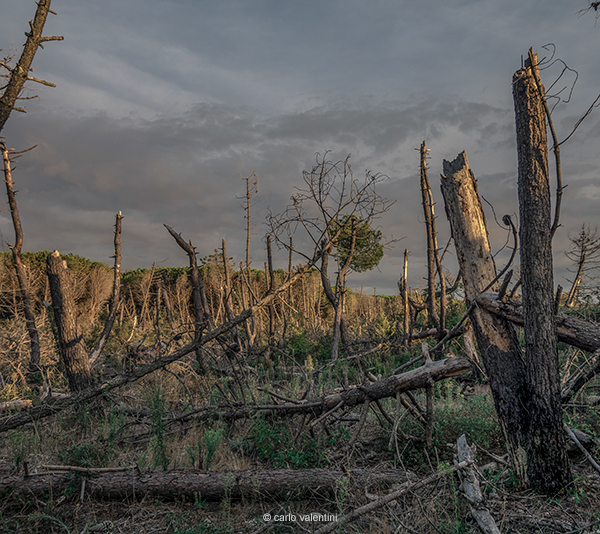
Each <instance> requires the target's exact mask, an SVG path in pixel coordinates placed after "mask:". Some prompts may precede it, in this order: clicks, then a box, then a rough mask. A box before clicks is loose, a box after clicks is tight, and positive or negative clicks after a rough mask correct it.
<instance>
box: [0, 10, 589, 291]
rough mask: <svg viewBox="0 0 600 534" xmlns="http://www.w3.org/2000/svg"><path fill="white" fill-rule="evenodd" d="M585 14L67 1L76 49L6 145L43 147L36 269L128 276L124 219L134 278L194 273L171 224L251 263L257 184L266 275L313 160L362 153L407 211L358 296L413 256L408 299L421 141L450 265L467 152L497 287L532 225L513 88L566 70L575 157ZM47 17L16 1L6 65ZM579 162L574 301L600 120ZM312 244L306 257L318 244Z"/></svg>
mask: <svg viewBox="0 0 600 534" xmlns="http://www.w3.org/2000/svg"><path fill="white" fill-rule="evenodd" d="M587 6H589V3H588V2H587V0H575V1H571V2H567V1H564V0H544V1H541V0H531V1H529V2H522V1H521V0H505V1H503V2H498V1H497V0H445V1H443V2H442V1H441V0H422V1H420V2H410V1H406V0H404V1H400V2H399V1H392V0H369V1H368V2H367V1H366V0H295V1H291V0H160V1H159V0H143V1H142V0H128V1H127V2H123V1H122V0H104V1H103V2H81V1H80V0H53V1H52V9H53V10H54V11H56V12H57V15H56V16H53V15H49V18H48V20H47V23H46V29H45V34H46V35H62V36H64V41H62V42H49V43H47V44H45V46H44V50H39V51H38V53H37V55H36V57H35V60H34V64H33V67H34V72H33V76H35V77H36V78H41V79H44V80H48V81H51V82H53V83H55V84H56V88H48V87H43V86H40V85H37V84H32V85H30V86H29V89H30V92H29V93H28V95H30V96H33V95H37V96H38V98H36V99H34V100H28V101H24V102H23V104H24V105H25V106H26V108H27V113H26V114H21V113H16V112H13V114H12V115H11V117H10V119H9V121H8V122H7V124H6V126H5V128H4V130H3V131H2V135H3V136H4V137H5V138H6V143H7V145H8V146H9V147H11V148H15V149H16V150H22V149H25V148H28V147H30V146H32V145H37V148H35V149H34V150H33V151H31V152H29V153H27V154H26V155H24V156H23V157H22V158H21V159H20V160H19V162H18V164H17V168H16V169H14V172H13V179H14V181H15V183H16V189H17V190H18V191H19V193H18V202H19V209H20V213H21V218H22V222H23V229H24V233H25V240H24V250H31V251H34V250H55V249H57V250H59V251H60V252H61V253H73V254H78V255H81V256H86V257H88V258H90V259H93V260H98V261H104V262H107V263H111V259H110V256H111V255H112V254H113V244H112V240H113V233H112V231H113V229H112V226H113V225H114V217H115V213H116V212H118V211H121V212H122V213H123V216H124V219H123V235H122V241H123V268H124V269H134V268H137V267H147V268H149V267H151V266H152V264H153V263H154V262H156V264H157V266H179V265H185V264H186V257H185V254H184V252H183V251H182V250H181V249H179V247H178V246H177V244H176V243H175V241H174V240H173V239H172V237H171V236H169V234H168V233H167V231H166V230H165V228H164V226H163V224H168V225H170V226H172V227H173V228H174V229H175V230H176V231H177V232H180V233H181V234H182V236H183V237H184V238H185V239H186V240H187V239H191V240H192V242H193V244H194V246H195V247H196V248H197V251H198V255H199V257H203V256H206V255H209V254H211V253H213V251H214V249H215V248H218V247H220V246H221V239H223V238H224V239H225V240H226V243H227V252H228V255H229V256H233V257H234V259H235V261H236V262H238V263H239V261H240V260H243V259H244V258H245V238H246V236H245V224H246V221H245V218H244V217H245V211H244V210H243V208H242V204H243V200H242V198H243V195H244V193H245V182H244V180H243V178H244V177H247V176H249V175H251V174H252V173H255V175H256V177H257V179H258V193H257V194H256V195H255V196H254V198H253V199H252V203H253V205H252V212H251V215H252V221H253V223H255V226H253V230H252V236H251V240H252V242H251V250H250V252H251V257H252V262H253V266H254V267H256V268H261V267H262V266H263V264H264V261H265V244H264V243H265V242H264V236H265V234H266V232H267V226H266V224H265V221H266V217H267V216H268V214H269V213H273V214H278V213H281V212H283V211H284V210H285V209H286V206H287V205H288V204H289V203H290V196H291V195H292V194H294V193H295V192H297V189H295V188H298V187H301V186H302V185H303V179H302V171H303V170H310V169H311V168H312V166H313V165H314V163H315V158H316V155H317V154H324V153H326V152H328V153H329V158H330V159H332V160H334V161H336V160H341V159H345V158H346V156H348V155H349V154H350V155H351V158H350V163H351V165H352V170H353V173H354V176H355V177H356V178H357V179H362V177H364V176H365V171H366V170H369V171H370V172H372V173H381V175H383V176H385V177H386V178H385V180H384V181H383V182H382V183H381V184H380V187H379V193H380V194H381V195H382V196H383V197H385V198H387V199H389V200H390V201H392V202H394V204H393V206H391V207H390V209H389V210H388V211H387V212H386V213H385V214H384V215H383V216H382V217H381V218H380V219H378V220H377V221H376V223H375V224H376V226H377V227H378V228H380V229H381V231H382V232H383V234H384V236H385V238H386V240H388V241H392V244H391V245H390V247H388V248H387V249H386V251H385V255H384V258H383V259H382V261H381V263H380V265H379V267H378V268H377V269H375V270H373V271H370V272H367V273H362V274H358V273H356V274H353V275H351V277H350V278H349V281H348V283H349V286H350V287H353V288H355V289H360V288H361V286H362V287H363V289H364V291H366V292H377V293H378V294H394V293H396V292H397V285H396V284H397V281H398V279H399V278H400V276H401V274H402V264H403V254H404V250H405V249H408V250H409V251H410V260H409V283H410V285H411V286H414V287H419V286H423V285H424V276H425V274H426V271H425V268H424V265H425V263H424V262H425V255H426V247H425V227H424V224H423V214H422V208H421V206H420V191H419V174H418V173H419V153H418V151H416V150H415V149H416V148H418V147H419V146H420V144H421V143H422V141H423V140H425V141H426V142H427V147H428V148H429V149H430V153H429V155H430V160H429V178H430V181H431V184H432V187H433V194H434V198H435V200H436V215H437V216H438V218H437V230H438V232H439V238H438V239H439V244H440V246H441V247H444V246H445V244H446V242H447V240H448V237H449V229H448V223H447V220H446V218H445V213H444V208H443V199H442V196H441V192H440V189H439V175H440V173H441V172H442V162H443V160H453V159H454V158H456V156H457V155H458V154H459V153H460V152H462V151H463V150H465V151H466V152H467V156H468V158H469V161H470V164H471V167H472V169H473V172H474V174H475V176H476V177H477V179H478V187H479V192H480V194H481V195H482V196H483V197H485V199H486V201H487V202H488V203H489V204H488V203H486V202H484V204H485V210H486V217H487V221H488V227H489V231H490V240H491V244H492V249H493V250H494V252H498V255H497V257H496V261H497V262H498V268H499V269H500V268H501V267H502V266H503V261H504V259H505V257H506V255H507V253H508V250H507V249H506V248H503V247H504V245H505V243H506V239H507V231H506V230H505V229H503V228H501V226H500V225H498V224H496V223H495V222H494V213H495V215H496V217H497V219H498V220H499V221H501V219H502V215H504V214H505V213H508V214H511V215H512V216H513V219H514V220H517V219H518V216H517V215H518V211H519V208H518V199H517V155H516V144H515V127H514V108H513V101H512V90H511V82H512V76H513V74H514V72H515V71H517V70H518V69H519V68H520V67H521V61H522V57H523V56H525V57H526V56H527V50H528V49H529V48H530V47H533V49H534V51H537V52H538V54H539V57H540V58H546V59H547V60H548V61H547V62H546V68H544V69H543V70H542V72H541V76H542V80H543V82H544V84H545V86H546V87H547V88H550V87H551V86H552V88H551V89H549V91H548V92H549V93H550V94H555V93H559V96H558V97H557V98H555V99H552V100H551V103H552V104H553V105H554V104H556V107H555V108H554V111H553V118H554V122H555V126H556V130H557V134H558V137H559V139H564V138H565V137H567V135H568V134H569V133H570V132H571V130H572V128H573V126H574V125H575V123H576V122H577V120H578V119H579V118H580V117H581V116H582V115H583V114H584V113H585V111H586V110H587V109H588V108H589V106H590V105H591V104H592V102H593V101H594V100H595V99H596V97H597V96H598V93H599V92H600V53H599V52H598V50H599V47H600V24H598V25H596V19H595V13H594V12H593V11H591V12H588V13H586V14H583V15H581V14H578V11H580V10H582V9H585V8H586V7H587ZM35 7H36V6H35V3H34V2H33V0H31V1H25V0H3V2H2V16H1V17H0V49H3V52H2V53H0V56H6V55H8V54H10V53H13V52H19V51H20V48H21V47H22V45H23V44H24V42H25V37H24V31H26V30H27V29H28V24H27V22H28V21H29V20H31V19H32V18H33V15H34V13H35ZM550 43H551V44H552V46H546V45H549V44H550ZM545 46H546V48H544V47H545ZM551 59H552V61H550V60H551ZM554 60H560V61H554ZM565 64H566V65H567V66H568V67H569V69H572V70H566V71H565V70H564V68H563V67H564V65H565ZM563 71H564V72H563ZM561 74H562V76H561ZM559 77H560V78H559ZM557 79H558V81H557ZM555 81H556V83H555V84H554V82H555ZM553 84H554V85H553ZM565 100H568V102H565ZM561 156H562V160H563V163H562V165H563V169H562V173H563V181H564V183H565V184H567V185H568V187H567V188H566V189H565V191H564V195H563V210H562V217H561V223H562V226H561V228H559V230H558V232H557V234H556V236H555V239H554V261H555V272H556V274H555V284H561V285H563V286H564V287H566V288H568V287H569V286H570V284H569V282H568V279H572V274H570V273H569V272H568V268H570V267H572V265H571V262H570V261H569V260H568V259H567V258H566V256H565V254H564V251H565V250H566V249H568V248H569V247H570V241H569V236H575V235H576V234H577V232H578V231H579V229H580V228H581V225H582V224H590V225H591V226H592V228H593V227H595V226H596V225H597V224H598V223H599V222H600V216H599V215H598V213H599V212H598V203H599V201H600V179H599V178H600V177H599V171H598V170H599V168H600V108H596V109H594V110H593V112H592V113H591V114H590V116H589V117H588V118H587V119H586V120H585V121H584V122H583V124H582V125H581V126H580V127H579V129H578V130H577V132H576V133H575V134H574V135H573V137H571V139H570V140H569V141H567V142H566V143H565V144H564V145H562V147H561ZM551 163H552V160H551ZM555 187H556V186H555V185H554V183H553V184H552V188H553V189H554V188H555ZM492 207H493V209H492ZM0 232H1V234H2V235H1V236H0V238H1V240H2V243H3V247H4V250H7V244H6V243H12V240H14V232H13V229H12V224H11V221H10V212H9V211H8V207H7V206H6V204H5V207H4V209H3V210H2V211H1V212H0ZM294 242H295V243H298V246H300V247H301V248H302V247H308V243H307V242H306V239H305V237H303V236H302V234H301V232H300V231H298V233H297V234H296V235H295V236H294ZM306 250H308V248H306ZM453 257H454V252H453V249H452V247H450V249H449V252H448V254H447V256H446V259H447V263H446V266H447V268H448V270H449V273H450V274H451V275H456V272H457V268H456V264H455V263H454V259H453ZM275 262H276V266H277V267H284V266H285V265H287V253H286V252H285V251H283V250H281V251H276V252H275ZM300 262H301V258H300V257H299V256H297V257H296V258H295V260H294V263H295V264H298V263H300Z"/></svg>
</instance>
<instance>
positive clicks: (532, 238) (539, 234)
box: [513, 55, 571, 492]
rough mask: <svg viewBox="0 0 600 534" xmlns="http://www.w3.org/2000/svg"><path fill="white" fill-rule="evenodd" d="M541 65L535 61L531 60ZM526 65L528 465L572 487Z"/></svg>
mask: <svg viewBox="0 0 600 534" xmlns="http://www.w3.org/2000/svg"><path fill="white" fill-rule="evenodd" d="M533 58H534V59H535V61H537V56H535V55H534V56H533ZM534 69H537V65H536V64H532V61H530V60H528V61H527V63H526V66H525V68H523V69H521V70H519V71H518V72H516V73H515V75H514V77H513V97H514V103H515V116H516V126H517V153H518V160H519V206H520V209H519V213H520V219H521V228H520V232H519V237H520V242H521V282H522V286H523V289H522V291H523V316H524V318H525V324H524V327H525V351H526V372H527V385H528V387H527V403H526V405H525V406H526V408H527V411H528V413H529V417H528V418H527V419H526V421H527V423H528V425H527V427H526V429H527V434H528V446H527V460H528V472H529V478H530V480H531V483H532V486H533V487H534V488H536V489H539V490H543V491H550V492H555V491H557V490H560V489H562V488H564V487H565V486H567V485H568V484H569V483H570V482H571V472H570V468H569V462H568V459H567V453H566V444H565V436H564V430H563V424H562V405H561V399H560V377H559V369H558V348H557V342H556V334H555V330H556V326H555V316H554V278H553V271H552V230H551V228H552V213H551V207H550V182H549V174H548V155H547V152H548V145H547V140H546V120H545V109H544V104H543V99H544V94H543V87H540V88H539V90H538V86H537V84H536V80H535V76H534Z"/></svg>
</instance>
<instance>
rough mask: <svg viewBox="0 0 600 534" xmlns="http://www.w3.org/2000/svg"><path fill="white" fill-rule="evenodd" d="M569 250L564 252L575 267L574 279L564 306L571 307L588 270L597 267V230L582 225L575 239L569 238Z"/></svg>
mask: <svg viewBox="0 0 600 534" xmlns="http://www.w3.org/2000/svg"><path fill="white" fill-rule="evenodd" d="M569 239H570V240H571V243H572V247H571V249H570V250H569V251H568V252H566V255H567V258H569V259H570V260H571V261H573V262H574V263H575V265H576V271H575V278H574V279H573V284H572V285H571V290H570V291H569V294H568V295H567V300H566V302H565V306H568V307H572V306H574V305H575V302H576V301H577V295H578V292H579V289H580V287H581V282H582V281H583V279H584V277H585V276H586V274H587V272H589V270H590V268H594V267H597V266H598V262H599V258H600V236H598V229H597V228H596V229H595V230H592V229H591V228H590V226H589V225H587V226H586V225H585V224H582V225H581V230H580V231H579V234H578V235H577V237H569Z"/></svg>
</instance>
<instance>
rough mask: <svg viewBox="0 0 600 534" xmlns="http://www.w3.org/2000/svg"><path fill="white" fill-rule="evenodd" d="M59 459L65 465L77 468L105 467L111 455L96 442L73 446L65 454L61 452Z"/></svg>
mask: <svg viewBox="0 0 600 534" xmlns="http://www.w3.org/2000/svg"><path fill="white" fill-rule="evenodd" d="M58 458H59V460H60V461H61V462H62V463H64V464H65V465H72V466H75V467H105V466H106V463H107V462H108V460H109V453H108V451H107V450H106V449H105V448H104V447H103V446H102V445H101V444H99V443H98V442H96V441H94V442H83V443H76V444H75V445H71V446H70V447H69V448H68V449H67V450H66V451H64V452H59V453H58Z"/></svg>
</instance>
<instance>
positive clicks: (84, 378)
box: [47, 250, 94, 391]
mask: <svg viewBox="0 0 600 534" xmlns="http://www.w3.org/2000/svg"><path fill="white" fill-rule="evenodd" d="M47 265H48V282H49V284H50V294H51V296H52V311H53V314H54V323H55V325H56V332H57V337H58V345H59V349H60V358H61V361H62V364H63V366H64V369H65V372H66V374H67V380H68V381H69V389H70V390H71V391H81V390H84V389H87V388H89V387H91V386H92V385H93V382H94V381H93V378H92V367H91V365H90V360H89V358H88V353H87V350H86V348H85V343H84V340H83V335H82V334H81V330H80V329H79V325H78V324H77V309H76V308H75V300H74V298H73V279H72V275H71V273H70V272H69V270H68V269H67V262H66V261H65V260H63V259H62V258H61V257H60V254H59V253H58V251H57V250H55V251H54V252H53V253H51V254H49V255H48V258H47Z"/></svg>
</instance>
